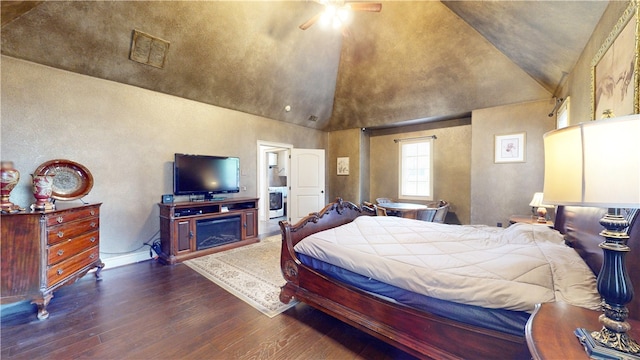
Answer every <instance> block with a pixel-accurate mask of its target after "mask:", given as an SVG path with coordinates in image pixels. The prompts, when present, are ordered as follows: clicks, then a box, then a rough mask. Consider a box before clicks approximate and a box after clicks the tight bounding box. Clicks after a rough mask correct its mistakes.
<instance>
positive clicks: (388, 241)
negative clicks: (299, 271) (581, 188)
mask: <svg viewBox="0 0 640 360" xmlns="http://www.w3.org/2000/svg"><path fill="white" fill-rule="evenodd" d="M295 250H296V251H297V252H300V253H303V254H306V255H308V256H311V257H314V258H317V259H320V260H323V261H325V262H327V263H330V264H333V265H336V266H340V267H342V268H345V269H347V270H351V271H353V272H356V273H358V274H361V275H364V276H367V277H370V278H374V279H376V280H379V281H382V282H385V283H388V284H392V285H395V286H397V287H400V288H403V289H406V290H410V291H413V292H417V293H420V294H424V295H427V296H431V297H435V298H439V299H444V300H450V301H454V302H459V303H464V304H470V305H478V306H483V307H488V308H503V309H510V310H522V311H529V312H531V311H532V310H533V309H534V306H535V304H536V303H544V302H552V301H564V302H568V303H570V304H573V305H577V306H582V307H586V308H590V309H597V308H598V306H599V303H600V297H599V295H598V292H597V290H596V279H595V276H594V275H593V273H592V272H591V270H589V268H588V267H587V265H586V264H585V263H584V262H583V260H582V259H581V258H580V257H579V256H578V254H577V253H576V252H575V251H574V250H573V249H571V248H569V247H567V246H566V245H564V243H563V239H562V235H561V234H560V233H558V232H557V231H555V230H552V229H550V228H548V227H546V226H543V225H529V224H514V225H511V226H509V227H508V228H506V229H503V228H493V227H488V226H471V225H468V226H460V225H444V224H437V223H431V222H424V221H417V220H410V219H404V218H399V217H392V216H387V217H385V216H360V217H358V218H357V219H356V220H354V221H353V222H351V223H349V224H346V225H343V226H340V227H337V228H333V229H329V230H325V231H323V232H319V233H316V234H313V235H311V236H309V237H307V238H305V239H303V240H302V241H301V242H300V243H298V244H297V245H296V246H295Z"/></svg>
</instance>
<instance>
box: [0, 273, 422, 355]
mask: <svg viewBox="0 0 640 360" xmlns="http://www.w3.org/2000/svg"><path fill="white" fill-rule="evenodd" d="M102 275H103V276H102V277H103V280H102V281H95V278H94V276H93V274H88V275H87V276H85V277H83V278H82V279H80V280H79V281H78V282H77V283H75V284H73V285H70V286H66V287H63V288H61V289H60V290H58V291H56V292H55V293H54V298H53V299H52V301H51V303H50V304H49V307H48V310H49V312H50V314H51V315H50V317H49V319H48V320H44V321H40V320H38V319H37V318H36V308H35V306H34V305H31V304H29V303H28V302H23V303H20V304H18V305H14V306H9V307H7V306H6V305H5V306H3V307H2V318H1V320H0V322H1V324H0V326H1V327H0V342H1V352H0V358H2V359H32V360H33V359H413V358H412V357H411V356H410V355H408V354H406V353H404V352H402V351H400V350H398V349H396V348H393V347H391V346H389V345H387V344H385V343H383V342H381V341H379V340H377V339H375V338H374V337H372V336H370V335H368V334H365V333H363V332H361V331H359V330H357V329H355V328H353V327H351V326H349V325H346V324H344V323H342V322H341V321H338V320H336V319H334V318H332V317H330V316H328V315H326V314H324V313H322V312H320V311H318V310H315V309H313V308H311V307H309V306H307V305H305V304H298V305H296V306H295V307H293V308H291V309H289V310H287V311H286V312H285V313H283V314H281V315H279V316H276V317H274V318H272V319H269V318H268V317H267V316H265V315H263V314H262V313H260V312H259V311H257V310H255V309H254V308H252V307H251V306H249V305H247V304H246V303H244V302H243V301H241V300H239V299H237V298H236V297H235V296H233V295H231V294H229V293H228V292H226V291H225V290H224V289H222V288H220V287H219V286H217V285H215V284H214V283H212V282H211V281H209V280H207V279H206V278H204V277H202V276H201V275H199V274H198V273H196V272H195V271H193V270H191V269H190V268H189V267H187V266H186V265H182V264H178V265H174V266H164V265H160V264H158V263H157V262H155V261H145V262H142V263H138V264H132V265H126V266H122V267H118V268H114V269H105V270H104V271H102Z"/></svg>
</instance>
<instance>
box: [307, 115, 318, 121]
mask: <svg viewBox="0 0 640 360" xmlns="http://www.w3.org/2000/svg"><path fill="white" fill-rule="evenodd" d="M308 120H309V121H318V117H317V116H315V115H309V119H308Z"/></svg>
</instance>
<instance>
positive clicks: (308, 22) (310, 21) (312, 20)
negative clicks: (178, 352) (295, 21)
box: [298, 12, 322, 30]
mask: <svg viewBox="0 0 640 360" xmlns="http://www.w3.org/2000/svg"><path fill="white" fill-rule="evenodd" d="M320 16H322V13H321V12H320V13H317V14H316V15H315V16H314V17H312V18H311V19H309V20H307V21H306V22H305V23H304V24H302V25H300V26H298V27H299V28H300V29H302V30H307V29H308V28H310V27H311V25H313V24H315V23H316V21H318V19H320Z"/></svg>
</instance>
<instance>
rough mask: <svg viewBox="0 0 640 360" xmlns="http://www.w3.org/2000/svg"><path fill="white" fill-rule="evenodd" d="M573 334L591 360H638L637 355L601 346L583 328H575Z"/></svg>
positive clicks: (639, 358)
mask: <svg viewBox="0 0 640 360" xmlns="http://www.w3.org/2000/svg"><path fill="white" fill-rule="evenodd" d="M574 334H575V335H576V336H577V337H578V340H580V343H581V344H582V346H584V350H585V351H586V352H587V354H588V355H589V357H590V358H592V359H606V360H640V356H638V355H635V354H630V353H627V352H624V351H620V350H616V349H613V348H610V347H607V346H604V345H602V344H601V343H600V342H598V341H596V340H595V339H594V338H593V336H592V335H591V332H589V331H587V330H585V329H584V328H577V329H576V331H574ZM623 336H625V337H627V340H629V341H633V339H630V338H628V336H627V334H623ZM620 341H621V342H622V341H623V340H622V339H621V340H620Z"/></svg>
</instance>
